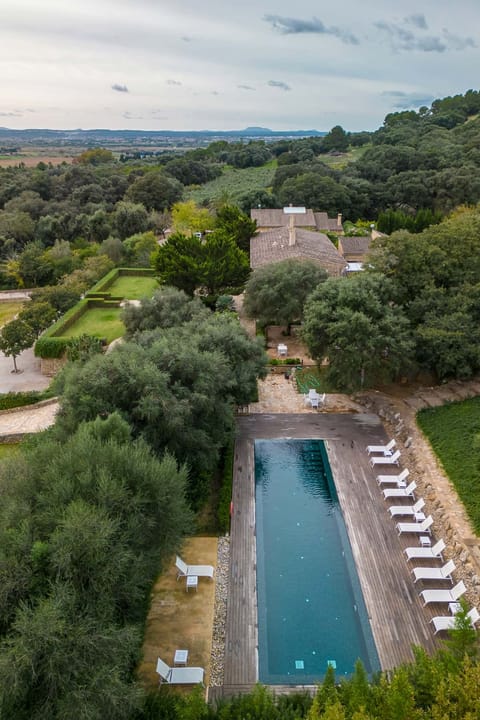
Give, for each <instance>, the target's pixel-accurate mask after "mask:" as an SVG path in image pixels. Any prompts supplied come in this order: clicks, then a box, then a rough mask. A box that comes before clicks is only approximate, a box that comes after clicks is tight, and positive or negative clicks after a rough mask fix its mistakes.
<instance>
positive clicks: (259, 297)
mask: <svg viewBox="0 0 480 720" xmlns="http://www.w3.org/2000/svg"><path fill="white" fill-rule="evenodd" d="M326 279H327V273H326V272H325V270H324V269H323V268H321V267H320V266H319V265H317V264H316V263H314V262H311V261H310V260H298V259H296V260H283V261H282V262H278V263H273V264H271V265H265V266H264V267H260V268H257V269H256V270H255V271H254V272H253V273H252V274H251V276H250V278H249V280H248V282H247V285H246V287H245V304H244V308H245V312H246V313H247V315H248V316H249V317H251V318H254V319H256V320H257V321H258V322H259V323H260V325H262V326H266V325H287V326H288V328H290V325H291V324H292V323H294V322H301V321H302V320H303V308H304V305H305V301H306V299H307V297H308V296H309V295H310V294H311V293H312V292H313V290H314V289H315V288H316V287H317V285H319V284H320V283H321V282H324V281H325V280H326Z"/></svg>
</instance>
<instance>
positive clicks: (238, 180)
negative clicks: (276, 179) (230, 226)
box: [184, 160, 277, 204]
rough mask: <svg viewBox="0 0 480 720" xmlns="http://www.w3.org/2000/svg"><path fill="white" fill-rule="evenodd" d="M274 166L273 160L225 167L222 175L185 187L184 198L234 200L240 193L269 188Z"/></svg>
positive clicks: (199, 201) (198, 200) (240, 195)
mask: <svg viewBox="0 0 480 720" xmlns="http://www.w3.org/2000/svg"><path fill="white" fill-rule="evenodd" d="M276 167H277V163H276V161H275V160H273V161H271V162H269V163H267V164H266V165H262V166H261V167H250V168H244V169H238V168H232V167H228V168H225V170H224V171H223V173H222V175H220V177H218V178H215V180H211V181H210V182H208V183H205V185H202V186H201V187H195V188H192V189H187V190H186V191H185V197H184V199H185V200H194V201H195V202H196V203H198V204H200V203H204V202H215V201H216V200H220V199H226V200H229V201H233V202H235V201H236V200H238V199H239V198H241V197H242V195H246V194H247V193H250V192H254V191H255V190H264V189H265V188H269V187H270V186H271V184H272V182H273V176H274V175H275V170H276Z"/></svg>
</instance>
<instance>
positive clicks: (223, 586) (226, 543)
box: [210, 537, 230, 687]
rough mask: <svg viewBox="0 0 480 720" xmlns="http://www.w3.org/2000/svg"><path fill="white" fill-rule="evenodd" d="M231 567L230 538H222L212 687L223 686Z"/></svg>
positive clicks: (213, 641)
mask: <svg viewBox="0 0 480 720" xmlns="http://www.w3.org/2000/svg"><path fill="white" fill-rule="evenodd" d="M229 565H230V538H229V537H221V538H219V540H218V555H217V569H216V573H215V578H216V579H215V583H216V585H215V609H214V616H213V639H212V657H211V661H210V685H211V686H212V687H214V686H221V685H223V670H224V657H225V623H226V619H227V595H228V576H229Z"/></svg>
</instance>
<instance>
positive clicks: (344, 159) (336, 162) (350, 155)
mask: <svg viewBox="0 0 480 720" xmlns="http://www.w3.org/2000/svg"><path fill="white" fill-rule="evenodd" d="M371 147H372V144H371V143H368V144H367V145H362V147H355V148H350V149H349V150H348V152H346V153H341V154H339V155H320V156H319V158H320V160H321V161H322V162H323V163H325V165H328V167H331V168H333V169H334V170H343V168H345V167H347V165H350V163H353V162H356V161H357V160H359V159H360V158H361V157H362V155H363V154H364V153H365V152H366V151H367V150H369V149H370V148H371Z"/></svg>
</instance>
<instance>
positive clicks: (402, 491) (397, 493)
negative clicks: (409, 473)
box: [383, 480, 417, 500]
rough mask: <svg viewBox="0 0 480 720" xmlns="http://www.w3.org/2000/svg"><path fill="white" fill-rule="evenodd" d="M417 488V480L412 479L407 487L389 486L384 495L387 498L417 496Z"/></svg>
mask: <svg viewBox="0 0 480 720" xmlns="http://www.w3.org/2000/svg"><path fill="white" fill-rule="evenodd" d="M416 489H417V483H416V482H415V480H412V482H411V483H410V485H407V487H404V488H399V487H397V488H387V489H386V490H384V491H383V497H384V498H385V500H387V499H388V498H392V497H394V498H407V497H411V498H415V490H416Z"/></svg>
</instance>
